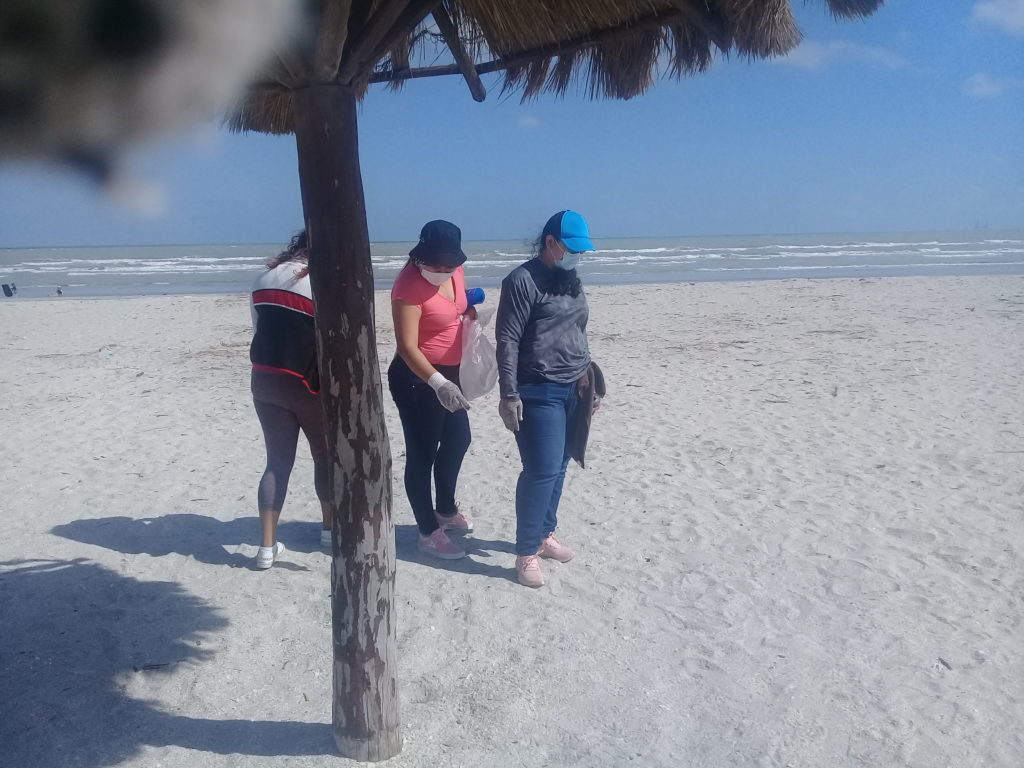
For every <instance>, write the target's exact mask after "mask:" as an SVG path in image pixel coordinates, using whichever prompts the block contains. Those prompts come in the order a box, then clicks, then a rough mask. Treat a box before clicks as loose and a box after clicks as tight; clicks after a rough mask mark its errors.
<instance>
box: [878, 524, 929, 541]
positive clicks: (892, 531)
mask: <svg viewBox="0 0 1024 768" xmlns="http://www.w3.org/2000/svg"><path fill="white" fill-rule="evenodd" d="M885 532H886V533H887V534H889V535H890V536H895V537H896V538H897V539H903V540H905V541H916V542H917V543H918V544H931V543H932V542H933V541H935V534H934V533H928V532H927V531H915V530H913V529H911V528H886V529H885Z"/></svg>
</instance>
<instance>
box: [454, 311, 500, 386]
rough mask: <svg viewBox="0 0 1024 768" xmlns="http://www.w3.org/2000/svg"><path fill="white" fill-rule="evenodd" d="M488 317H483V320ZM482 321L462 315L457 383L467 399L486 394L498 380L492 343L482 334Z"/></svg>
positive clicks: (496, 361)
mask: <svg viewBox="0 0 1024 768" xmlns="http://www.w3.org/2000/svg"><path fill="white" fill-rule="evenodd" d="M487 319H489V318H484V322H486V320H487ZM483 325H484V323H482V322H481V321H480V320H477V319H474V318H472V317H470V316H469V315H463V317H462V365H461V366H459V384H460V385H461V386H462V394H464V395H465V396H466V399H467V400H475V399H476V398H478V397H481V396H482V395H486V394H487V393H488V392H490V391H491V390H492V389H494V385H495V384H496V383H497V382H498V360H497V357H496V356H495V354H494V345H493V344H491V340H490V339H488V338H487V337H486V336H485V335H484V329H483Z"/></svg>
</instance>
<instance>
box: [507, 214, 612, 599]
mask: <svg viewBox="0 0 1024 768" xmlns="http://www.w3.org/2000/svg"><path fill="white" fill-rule="evenodd" d="M593 250H594V245H593V243H591V242H590V232H589V230H588V229H587V222H586V221H584V219H583V217H582V216H580V215H579V214H578V213H576V212H575V211H559V212H558V213H556V214H555V215H554V216H552V217H551V218H550V219H548V222H547V224H545V225H544V231H543V232H542V233H541V236H540V238H539V239H538V240H537V242H536V256H535V257H534V258H532V259H530V260H529V261H527V262H526V263H525V264H522V265H520V266H518V267H516V268H515V269H514V270H512V272H511V273H509V275H508V276H507V277H506V278H505V279H504V280H503V281H502V283H501V300H500V301H499V304H498V316H497V329H496V337H497V356H498V385H499V389H500V393H501V401H500V403H499V406H498V412H499V414H500V415H501V420H502V421H503V422H504V424H505V427H506V428H508V429H509V430H511V431H512V432H514V433H515V436H516V443H517V444H518V446H519V455H520V457H521V459H522V462H523V470H522V472H521V473H520V474H519V482H518V483H517V484H516V574H517V576H518V579H519V583H520V584H523V585H524V586H528V587H540V586H543V584H544V574H543V573H542V571H541V568H540V558H542V557H543V558H549V559H553V560H558V561H560V562H563V563H567V562H569V561H570V560H572V558H573V557H574V554H575V553H574V552H573V551H572V550H571V549H569V547H567V546H565V545H564V544H562V543H561V542H560V541H559V540H558V539H557V538H556V537H555V529H556V528H557V526H558V502H559V500H560V499H561V496H562V483H563V482H564V480H565V470H566V467H567V466H568V464H569V445H568V442H567V438H568V436H569V435H568V426H569V424H570V423H571V422H572V419H573V415H574V413H575V409H576V405H577V401H578V398H577V394H576V384H577V382H578V381H579V380H580V379H581V378H582V377H583V375H584V374H585V373H586V372H587V370H588V368H589V367H590V348H589V346H588V345H587V316H588V309H587V298H586V296H585V295H584V293H583V285H582V284H581V283H580V279H579V277H578V276H577V274H576V265H577V264H578V263H579V260H580V254H582V253H583V252H585V251H593Z"/></svg>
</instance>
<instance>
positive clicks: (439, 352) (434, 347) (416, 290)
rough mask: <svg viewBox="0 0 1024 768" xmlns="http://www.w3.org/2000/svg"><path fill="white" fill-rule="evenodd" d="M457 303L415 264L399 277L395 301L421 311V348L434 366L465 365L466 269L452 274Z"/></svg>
mask: <svg viewBox="0 0 1024 768" xmlns="http://www.w3.org/2000/svg"><path fill="white" fill-rule="evenodd" d="M452 287H453V288H454V290H455V301H452V300H451V299H449V298H448V297H447V296H442V295H441V290H440V289H439V288H437V287H436V286H433V285H431V284H430V283H428V282H427V281H426V280H424V279H423V275H421V274H420V271H419V269H417V268H416V265H415V264H407V265H406V267H405V269H403V270H402V271H401V272H399V273H398V277H396V278H395V285H394V287H393V288H392V289H391V300H392V301H394V300H395V299H398V300H399V301H404V302H406V303H408V304H415V305H416V306H417V307H419V308H420V312H421V313H422V314H421V315H420V329H419V330H420V332H419V348H420V352H422V353H423V354H424V356H425V357H426V358H427V361H428V362H429V363H430V364H431V365H458V364H459V363H461V362H462V322H461V320H460V318H461V317H462V315H463V314H464V313H465V312H466V306H467V305H466V277H465V275H464V274H463V271H462V267H459V268H457V269H456V270H455V271H454V272H452Z"/></svg>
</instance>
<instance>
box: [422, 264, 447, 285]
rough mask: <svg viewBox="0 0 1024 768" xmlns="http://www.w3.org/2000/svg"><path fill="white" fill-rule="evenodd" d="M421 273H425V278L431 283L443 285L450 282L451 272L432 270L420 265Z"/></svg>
mask: <svg viewBox="0 0 1024 768" xmlns="http://www.w3.org/2000/svg"><path fill="white" fill-rule="evenodd" d="M419 270H420V274H421V275H423V279H424V280H426V281H427V282H428V283H430V284H431V285H437V286H442V285H444V284H445V283H447V282H448V280H449V279H450V278H451V276H452V273H451V272H430V271H428V270H427V269H426V268H424V267H419Z"/></svg>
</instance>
